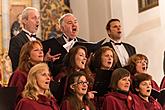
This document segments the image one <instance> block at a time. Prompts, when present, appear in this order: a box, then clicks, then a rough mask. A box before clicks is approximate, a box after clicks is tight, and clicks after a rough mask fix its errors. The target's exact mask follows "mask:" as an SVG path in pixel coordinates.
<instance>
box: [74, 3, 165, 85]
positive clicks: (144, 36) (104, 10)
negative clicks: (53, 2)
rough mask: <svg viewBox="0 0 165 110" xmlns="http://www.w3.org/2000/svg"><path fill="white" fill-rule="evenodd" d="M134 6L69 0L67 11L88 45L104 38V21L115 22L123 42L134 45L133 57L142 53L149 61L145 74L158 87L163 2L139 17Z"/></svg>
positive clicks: (164, 32)
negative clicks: (117, 20) (151, 77)
mask: <svg viewBox="0 0 165 110" xmlns="http://www.w3.org/2000/svg"><path fill="white" fill-rule="evenodd" d="M83 2H85V3H83ZM137 2H138V1H137V0H111V1H110V0H89V1H88V0H83V1H82V0H71V4H72V5H71V7H74V8H73V12H74V13H76V16H79V18H81V19H80V20H79V22H80V24H81V27H82V28H81V30H82V31H81V32H80V35H86V36H88V37H87V38H89V40H90V41H96V40H98V39H100V38H101V37H106V36H107V35H106V32H105V30H104V29H105V24H106V22H107V21H108V19H110V18H111V17H112V18H119V19H120V20H121V23H122V26H123V36H124V41H126V42H128V43H130V44H132V45H134V46H135V47H136V49H137V53H143V54H145V55H146V56H147V57H148V58H149V68H148V72H149V73H150V74H152V76H153V79H154V80H156V82H157V83H158V84H160V82H161V79H162V77H163V52H164V47H165V43H164V39H165V29H164V27H165V14H164V13H165V1H164V0H159V6H158V7H155V8H152V9H149V10H147V11H145V12H142V13H138V3H137ZM80 4H81V6H80ZM86 5H87V6H86ZM80 10H81V11H80ZM82 10H83V11H82ZM84 13H85V14H84ZM84 15H85V16H84ZM88 15H89V16H88Z"/></svg>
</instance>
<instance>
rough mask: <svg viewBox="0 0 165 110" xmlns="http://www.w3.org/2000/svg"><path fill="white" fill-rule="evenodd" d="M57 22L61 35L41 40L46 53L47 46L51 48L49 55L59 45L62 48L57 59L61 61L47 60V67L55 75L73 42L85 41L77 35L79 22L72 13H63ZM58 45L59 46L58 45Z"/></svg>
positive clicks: (52, 53)
mask: <svg viewBox="0 0 165 110" xmlns="http://www.w3.org/2000/svg"><path fill="white" fill-rule="evenodd" d="M59 23H60V29H61V31H62V35H61V36H60V37H58V38H55V37H53V38H52V39H48V40H46V41H44V42H43V46H44V53H46V52H47V51H48V48H50V49H51V50H52V52H51V55H54V54H57V53H55V52H53V50H55V49H57V48H61V47H62V48H63V49H62V48H61V56H60V57H61V58H60V59H59V60H61V61H58V60H57V61H55V62H49V67H50V69H51V72H52V73H53V74H54V75H56V74H57V73H58V72H59V71H60V67H61V63H62V59H63V58H64V56H65V54H66V53H67V52H69V50H70V49H71V48H72V47H73V45H74V44H75V42H77V41H80V42H86V41H85V40H83V39H81V38H79V37H78V33H79V24H78V21H77V18H76V17H75V16H74V15H73V14H71V13H66V14H64V15H63V16H61V18H60V19H59ZM56 42H58V43H56ZM45 44H46V45H45ZM47 44H48V45H47ZM59 45H60V46H61V47H59ZM45 48H46V51H45ZM57 50H59V49H57ZM58 53H60V52H58ZM59 63H60V64H59Z"/></svg>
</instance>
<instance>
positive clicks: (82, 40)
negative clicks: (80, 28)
mask: <svg viewBox="0 0 165 110" xmlns="http://www.w3.org/2000/svg"><path fill="white" fill-rule="evenodd" d="M77 40H78V41H80V42H87V41H86V40H84V39H82V38H80V37H77Z"/></svg>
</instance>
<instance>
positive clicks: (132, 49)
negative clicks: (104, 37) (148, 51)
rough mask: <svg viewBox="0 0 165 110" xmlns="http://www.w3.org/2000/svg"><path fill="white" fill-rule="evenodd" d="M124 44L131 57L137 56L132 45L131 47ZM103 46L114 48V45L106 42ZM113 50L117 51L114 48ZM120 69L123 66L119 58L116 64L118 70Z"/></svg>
mask: <svg viewBox="0 0 165 110" xmlns="http://www.w3.org/2000/svg"><path fill="white" fill-rule="evenodd" d="M122 44H123V45H124V47H125V49H126V51H127V53H128V55H129V57H130V56H132V55H134V54H136V49H135V47H133V46H132V45H130V44H128V43H124V42H122ZM103 46H109V47H111V48H113V45H112V43H111V42H106V43H105V44H103ZM113 50H114V51H115V49H114V48H113ZM119 67H122V66H121V63H120V61H119V58H118V62H117V64H116V68H119Z"/></svg>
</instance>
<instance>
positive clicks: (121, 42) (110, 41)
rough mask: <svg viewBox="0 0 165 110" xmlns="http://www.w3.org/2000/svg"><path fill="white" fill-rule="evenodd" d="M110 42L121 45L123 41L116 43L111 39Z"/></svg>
mask: <svg viewBox="0 0 165 110" xmlns="http://www.w3.org/2000/svg"><path fill="white" fill-rule="evenodd" d="M110 42H112V43H113V44H115V45H121V44H122V42H120V43H115V42H114V41H112V40H110Z"/></svg>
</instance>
